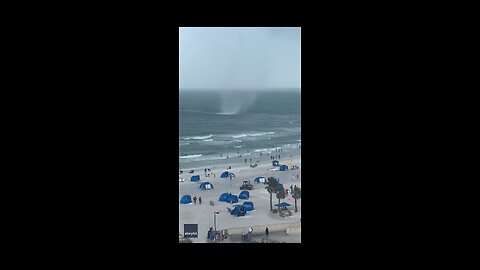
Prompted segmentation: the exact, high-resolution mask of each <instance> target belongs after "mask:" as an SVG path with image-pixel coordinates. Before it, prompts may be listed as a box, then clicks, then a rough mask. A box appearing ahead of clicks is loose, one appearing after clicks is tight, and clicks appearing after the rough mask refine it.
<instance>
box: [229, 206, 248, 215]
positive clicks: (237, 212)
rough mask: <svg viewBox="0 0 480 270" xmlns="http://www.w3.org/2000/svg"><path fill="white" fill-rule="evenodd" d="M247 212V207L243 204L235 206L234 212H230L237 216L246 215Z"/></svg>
mask: <svg viewBox="0 0 480 270" xmlns="http://www.w3.org/2000/svg"><path fill="white" fill-rule="evenodd" d="M246 213H247V209H246V208H245V206H243V205H237V206H235V208H233V210H232V212H230V214H231V215H235V216H237V217H238V216H245V214H246Z"/></svg>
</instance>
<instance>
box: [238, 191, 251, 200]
mask: <svg viewBox="0 0 480 270" xmlns="http://www.w3.org/2000/svg"><path fill="white" fill-rule="evenodd" d="M249 197H250V193H249V192H248V191H247V190H244V191H242V192H240V195H238V198H239V199H243V200H246V199H248V198H249Z"/></svg>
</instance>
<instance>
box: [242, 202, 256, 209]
mask: <svg viewBox="0 0 480 270" xmlns="http://www.w3.org/2000/svg"><path fill="white" fill-rule="evenodd" d="M243 206H245V209H246V210H247V211H252V210H253V209H255V208H254V207H253V202H244V203H243Z"/></svg>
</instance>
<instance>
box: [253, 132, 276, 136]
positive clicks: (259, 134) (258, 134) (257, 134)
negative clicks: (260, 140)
mask: <svg viewBox="0 0 480 270" xmlns="http://www.w3.org/2000/svg"><path fill="white" fill-rule="evenodd" d="M273 134H275V132H265V133H254V134H248V136H263V135H273Z"/></svg>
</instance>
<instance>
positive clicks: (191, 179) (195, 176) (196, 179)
mask: <svg viewBox="0 0 480 270" xmlns="http://www.w3.org/2000/svg"><path fill="white" fill-rule="evenodd" d="M190 181H192V182H198V181H200V175H194V176H192V178H190Z"/></svg>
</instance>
